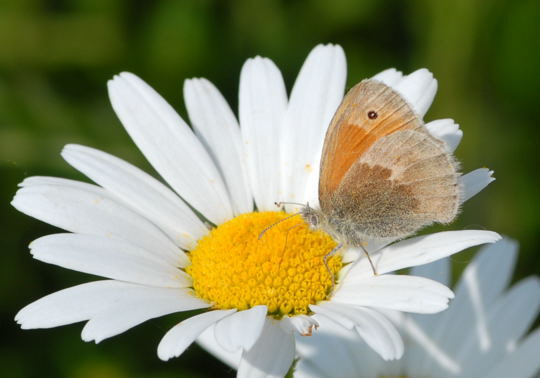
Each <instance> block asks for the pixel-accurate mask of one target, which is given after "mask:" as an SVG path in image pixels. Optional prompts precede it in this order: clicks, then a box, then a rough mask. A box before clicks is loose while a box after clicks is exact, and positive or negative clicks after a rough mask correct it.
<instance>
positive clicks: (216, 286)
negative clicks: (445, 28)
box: [13, 45, 499, 377]
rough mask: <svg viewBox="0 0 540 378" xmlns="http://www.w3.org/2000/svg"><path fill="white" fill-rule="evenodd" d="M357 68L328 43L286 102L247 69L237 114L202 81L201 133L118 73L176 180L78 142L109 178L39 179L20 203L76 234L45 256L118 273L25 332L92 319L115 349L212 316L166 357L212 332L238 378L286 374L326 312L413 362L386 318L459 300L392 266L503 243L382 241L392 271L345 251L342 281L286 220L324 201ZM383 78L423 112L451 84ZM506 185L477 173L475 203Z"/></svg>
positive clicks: (321, 249) (87, 335) (130, 118)
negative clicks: (324, 177)
mask: <svg viewBox="0 0 540 378" xmlns="http://www.w3.org/2000/svg"><path fill="white" fill-rule="evenodd" d="M345 73H346V63H345V56H344V53H343V50H342V49H341V48H340V47H339V46H333V45H327V46H322V45H321V46H317V47H316V48H315V49H314V50H313V51H312V52H311V53H310V54H309V56H308V57H307V59H306V61H305V63H304V65H303V66H302V69H301V70H300V73H299V75H298V78H297V80H296V83H295V85H294V88H293V89H292V92H291V94H290V96H289V98H287V94H286V91H285V85H284V83H283V78H282V76H281V73H280V71H279V70H278V68H277V67H276V66H275V65H274V63H272V61H270V60H269V59H266V58H261V57H256V58H254V59H250V60H248V61H247V62H246V63H245V65H244V67H243V68H242V72H241V75H240V89H239V111H238V120H237V118H236V117H235V115H234V113H233V112H232V111H231V109H230V107H229V106H228V105H227V103H226V101H225V100H224V98H223V96H222V95H221V94H220V92H219V91H218V90H217V89H216V88H215V87H214V86H213V85H212V84H211V83H210V82H209V81H207V80H205V79H192V80H187V81H186V82H185V85H184V98H185V103H186V107H187V112H188V115H189V118H190V121H191V125H192V129H191V128H190V127H189V126H188V125H187V124H186V123H185V122H184V120H183V119H182V118H181V117H180V116H179V115H178V114H177V113H176V112H175V111H174V109H173V108H172V107H171V106H170V105H169V104H168V103H167V102H166V101H165V100H164V99H163V98H162V97H160V96H159V95H158V94H157V93H156V92H155V91H154V90H153V89H152V88H151V87H150V86H148V84H146V83H145V82H144V81H143V80H141V79H140V78H138V77H137V76H135V75H133V74H131V73H121V74H119V75H118V76H115V77H114V78H113V79H112V80H111V81H110V82H109V84H108V89H109V96H110V99H111V103H112V106H113V108H114V110H115V112H116V114H117V115H118V118H119V119H120V121H121V122H122V124H123V125H124V127H125V129H126V130H127V132H128V133H129V135H130V136H131V138H132V139H133V141H134V142H135V144H136V145H137V146H138V147H139V149H140V150H141V151H142V153H143V154H144V155H145V157H146V158H147V159H148V161H149V162H150V164H151V165H152V166H153V167H154V168H155V170H156V171H157V172H158V173H159V174H160V176H161V177H162V179H163V180H164V181H165V182H166V184H167V185H166V184H164V183H162V182H161V181H158V180H157V179H155V178H153V177H151V176H149V175H148V174H146V173H144V172H142V171H141V170H139V169H138V168H136V167H134V166H132V165H130V164H129V163H127V162H125V161H123V160H120V159H118V158H116V157H114V156H111V155H109V154H107V153H105V152H102V151H99V150H95V149H93V148H89V147H83V146H79V145H68V146H66V147H65V149H64V150H63V152H62V156H63V157H64V158H65V160H66V161H67V162H68V163H69V164H71V165H72V166H73V167H75V168H76V169H78V170H79V171H80V172H82V173H84V174H85V175H86V176H87V177H88V178H90V179H91V180H92V181H94V182H95V185H94V184H89V183H84V182H78V181H72V180H66V179H61V178H53V177H31V178H28V179H26V180H24V181H23V182H22V183H21V188H20V189H19V191H18V192H17V194H16V195H15V198H14V200H13V206H15V207H16V208H17V209H18V210H19V211H21V212H23V213H26V214H28V215H30V216H33V217H35V218H37V219H40V220H42V221H44V222H47V223H50V224H52V225H54V226H57V227H59V228H61V229H64V230H66V231H68V233H59V234H54V235H48V236H45V237H42V238H40V239H38V240H35V241H34V242H32V243H31V244H30V250H31V253H32V255H33V256H34V257H35V258H36V259H39V260H41V261H44V262H47V263H50V264H55V265H59V266H62V267H65V268H68V269H73V270H78V271H81V272H85V273H90V274H94V275H98V276H102V277H105V278H106V280H101V281H95V282H90V283H85V284H82V285H79V286H75V287H71V288H68V289H65V290H62V291H59V292H56V293H53V294H51V295H49V296H46V297H44V298H42V299H40V300H38V301H36V302H34V303H31V304H30V305H28V306H26V307H25V308H23V309H22V310H21V311H20V312H19V313H18V314H17V316H16V320H17V321H18V322H19V323H20V324H21V326H22V328H25V329H28V328H48V327H56V326H60V325H64V324H69V323H75V322H80V321H87V322H86V324H85V326H84V328H83V331H82V338H83V340H85V341H92V340H93V341H95V342H100V341H102V340H104V339H106V338H108V337H111V336H114V335H117V334H119V333H122V332H124V331H126V330H128V329H130V328H131V327H134V326H136V325H137V324H140V323H142V322H144V321H147V320H149V319H152V318H155V317H158V316H162V315H166V314H170V313H174V312H180V311H188V310H196V309H200V310H201V313H200V314H198V315H195V316H192V317H190V318H188V319H186V320H184V321H182V322H180V323H179V324H178V325H176V326H175V327H173V328H172V329H171V330H170V331H169V332H167V333H166V334H165V336H164V337H163V339H162V340H161V342H160V344H159V346H158V356H159V357H160V358H161V359H163V360H168V359H170V358H171V357H175V356H179V355H180V354H182V353H183V352H184V351H185V350H186V348H187V347H188V346H189V345H190V344H191V343H192V342H193V341H195V340H196V339H197V338H199V337H202V336H201V335H202V334H203V333H204V334H206V335H208V334H209V333H211V339H212V340H213V341H214V342H215V343H217V344H218V345H219V347H220V348H223V349H224V350H226V351H227V352H228V353H232V354H235V355H236V354H238V355H239V356H240V357H239V360H238V375H239V376H241V377H245V376H249V377H256V376H276V377H277V376H283V375H284V374H286V372H287V371H288V369H289V368H290V366H291V364H292V362H293V359H294V357H295V353H296V352H295V336H294V335H295V334H301V335H310V334H312V333H313V332H314V331H315V329H316V328H317V327H318V326H319V323H318V320H317V318H316V316H314V315H318V316H319V317H321V318H329V319H332V320H333V321H334V322H336V324H341V325H343V326H345V327H349V328H354V330H355V331H356V332H357V333H358V334H360V335H361V336H362V337H364V339H365V340H366V342H367V343H368V344H369V345H370V346H371V347H372V348H374V349H375V350H376V351H377V352H378V353H379V354H380V355H381V356H382V357H383V358H386V359H392V358H397V357H399V356H401V354H402V351H403V344H402V340H401V338H400V336H399V333H398V332H397V330H396V329H395V328H394V326H393V325H392V324H391V322H390V321H389V320H388V319H387V318H386V317H385V316H384V315H383V314H382V313H381V312H380V310H382V309H393V310H400V311H410V312H418V313H433V312H438V311H441V310H443V309H445V308H446V307H447V303H448V300H449V298H451V297H452V296H453V294H452V292H451V291H450V290H449V289H448V288H447V287H446V286H444V285H442V284H440V283H438V282H435V281H433V280H429V279H426V278H422V277H413V276H405V275H392V274H386V273H389V272H391V271H394V270H398V269H402V268H407V267H411V266H414V265H419V264H425V263H428V262H431V261H433V260H436V259H439V258H442V257H444V256H447V255H449V254H452V253H455V252H458V251H460V250H463V249H465V248H468V247H471V246H474V245H478V244H482V243H490V242H494V241H495V240H497V239H498V238H499V236H498V235H497V234H495V233H493V232H489V231H455V232H442V233H437V234H432V235H427V236H421V237H416V238H413V239H409V240H405V241H401V242H399V243H395V244H393V245H390V246H388V247H386V248H383V249H379V248H376V247H377V246H374V245H370V248H372V252H373V258H374V259H375V260H376V262H377V270H378V273H379V275H377V276H374V275H373V272H372V271H371V269H370V268H369V267H368V265H367V261H365V259H364V258H363V257H361V256H359V255H358V253H357V251H353V250H347V251H342V252H341V253H340V254H338V255H336V256H334V257H332V258H331V259H329V261H328V268H329V269H330V270H331V272H332V274H333V275H334V276H335V277H336V286H335V287H334V286H333V285H332V280H331V277H330V275H329V274H328V272H327V267H326V266H325V265H324V262H323V257H324V256H325V255H326V254H328V252H329V251H331V250H332V249H333V248H334V246H335V245H336V243H335V241H333V240H332V239H331V238H330V237H329V236H328V235H326V234H324V233H322V232H320V231H313V230H311V229H310V228H309V227H308V226H307V225H306V224H305V222H303V221H302V220H301V219H299V217H293V218H291V219H288V220H285V221H283V219H284V218H285V217H286V216H287V214H286V213H285V212H283V211H280V209H279V208H277V207H276V205H275V201H296V202H301V203H307V202H308V201H309V203H311V204H315V203H317V200H316V198H317V182H318V173H319V162H320V153H321V147H322V143H323V139H324V135H325V131H326V127H327V125H328V124H329V122H330V119H331V117H332V115H333V113H334V111H335V110H336V108H337V106H338V104H339V103H340V101H341V99H342V97H343V92H344V86H345ZM376 78H378V79H379V80H382V81H384V82H385V83H388V84H389V85H391V86H393V87H394V88H395V89H396V90H397V91H399V92H400V93H402V94H403V96H404V97H405V98H406V99H407V100H408V101H409V102H410V103H411V104H412V106H413V107H414V109H415V110H416V111H417V112H418V114H419V115H421V116H423V115H424V114H425V112H426V111H427V109H428V107H429V105H430V104H431V101H432V100H433V97H434V95H435V91H436V87H437V82H436V80H435V79H434V78H433V76H432V75H431V73H430V72H428V71H427V70H425V69H422V70H419V71H416V72H414V73H412V74H411V75H407V76H404V75H402V74H401V73H399V72H398V71H396V70H388V71H385V72H383V73H381V74H379V75H377V76H376ZM427 127H428V129H429V130H430V131H431V132H432V133H433V134H434V135H435V136H437V137H438V138H441V139H442V140H444V141H445V142H447V144H448V148H450V149H453V148H455V147H456V145H457V143H458V142H459V140H460V138H461V135H462V133H461V131H460V130H459V127H458V126H457V125H456V124H454V122H453V121H452V120H449V119H446V120H439V121H434V122H430V123H429V124H427ZM491 181H492V178H491V172H490V171H489V170H486V169H479V170H476V171H473V172H471V173H469V174H467V175H465V176H463V177H462V184H463V187H464V191H465V198H469V197H471V196H472V195H474V194H476V193H477V192H478V191H480V190H481V189H482V188H484V187H485V186H486V185H487V184H489V182H491ZM279 221H281V222H280V223H278V224H276V223H277V222H279ZM265 230H266V232H264V233H263V231H265ZM373 249H379V250H378V251H373ZM353 260H356V262H357V263H356V264H351V262H352V261H353ZM347 271H348V274H347V275H345V273H346V272H347Z"/></svg>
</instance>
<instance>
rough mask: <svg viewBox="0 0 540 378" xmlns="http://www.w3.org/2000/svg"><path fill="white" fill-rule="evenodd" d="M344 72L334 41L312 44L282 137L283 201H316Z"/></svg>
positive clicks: (296, 86) (313, 202)
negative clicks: (324, 150) (324, 147)
mask: <svg viewBox="0 0 540 378" xmlns="http://www.w3.org/2000/svg"><path fill="white" fill-rule="evenodd" d="M345 76H346V62H345V54H344V52H343V50H342V48H341V47H340V46H334V45H326V46H323V45H319V46H317V47H315V48H314V49H313V50H312V51H311V53H310V54H309V56H308V57H307V59H306V61H305V63H304V65H303V66H302V69H301V70H300V73H299V74H298V78H297V79H296V82H295V84H294V87H293V89H292V92H291V97H290V102H289V107H288V109H287V114H286V117H285V130H284V132H285V136H284V137H283V141H282V145H283V151H282V158H283V172H284V176H283V177H282V183H283V186H284V197H283V198H282V200H284V201H293V202H300V203H306V202H309V203H310V204H313V205H315V206H316V205H317V204H318V195H317V190H318V181H319V165H320V160H321V152H322V145H323V140H324V135H325V133H326V129H327V128H328V125H329V123H330V120H331V119H332V116H333V115H334V113H335V111H336V109H337V107H338V105H339V103H340V102H341V100H342V98H343V90H344V88H345Z"/></svg>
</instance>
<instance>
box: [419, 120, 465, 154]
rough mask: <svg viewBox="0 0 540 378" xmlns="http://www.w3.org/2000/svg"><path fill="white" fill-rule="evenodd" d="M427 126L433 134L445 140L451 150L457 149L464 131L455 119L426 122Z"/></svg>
mask: <svg viewBox="0 0 540 378" xmlns="http://www.w3.org/2000/svg"><path fill="white" fill-rule="evenodd" d="M425 126H426V129H427V130H428V131H429V133H430V134H431V135H433V136H434V137H435V138H438V139H440V140H442V141H443V142H445V143H446V145H447V146H448V150H449V151H451V152H454V151H455V150H456V148H457V146H459V142H461V138H463V131H461V129H460V128H459V125H458V124H457V123H455V122H454V120H453V119H449V118H446V119H438V120H435V121H431V122H428V123H426V125H425Z"/></svg>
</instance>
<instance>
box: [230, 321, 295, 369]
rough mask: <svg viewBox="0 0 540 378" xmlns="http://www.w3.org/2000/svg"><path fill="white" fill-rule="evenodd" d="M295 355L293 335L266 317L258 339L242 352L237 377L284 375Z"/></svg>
mask: <svg viewBox="0 0 540 378" xmlns="http://www.w3.org/2000/svg"><path fill="white" fill-rule="evenodd" d="M294 356H295V347H294V337H293V334H292V333H291V332H287V331H285V330H284V329H283V328H282V327H281V326H280V324H279V322H278V321H276V320H274V319H271V318H266V322H265V324H264V328H263V331H262V334H261V336H260V337H259V340H257V342H256V343H255V345H253V347H252V348H251V349H250V350H249V351H247V352H245V353H244V355H243V356H242V361H241V362H240V366H239V367H238V374H237V377H238V378H263V377H268V378H270V377H272V378H273V377H275V378H281V377H283V376H285V374H286V373H287V371H288V370H289V368H290V367H291V364H292V362H293V359H294Z"/></svg>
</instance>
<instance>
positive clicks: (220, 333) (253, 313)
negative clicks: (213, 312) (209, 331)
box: [214, 306, 268, 353]
mask: <svg viewBox="0 0 540 378" xmlns="http://www.w3.org/2000/svg"><path fill="white" fill-rule="evenodd" d="M267 311H268V309H267V307H266V306H255V307H252V308H250V309H249V310H245V311H239V312H237V313H235V314H233V315H231V316H228V317H226V318H225V319H222V320H220V321H219V322H218V323H217V324H216V326H215V329H214V335H215V338H216V341H217V342H218V344H219V345H221V346H222V347H223V348H224V349H225V350H226V351H228V352H231V353H233V352H235V351H236V350H238V349H243V350H248V349H250V348H251V347H252V346H253V344H255V342H256V341H257V339H258V338H259V336H260V335H261V332H262V329H263V326H264V321H265V318H266V313H267Z"/></svg>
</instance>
